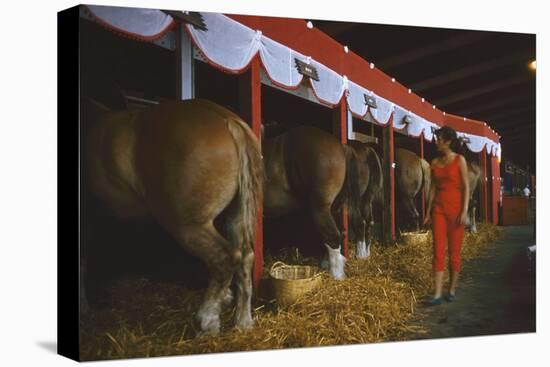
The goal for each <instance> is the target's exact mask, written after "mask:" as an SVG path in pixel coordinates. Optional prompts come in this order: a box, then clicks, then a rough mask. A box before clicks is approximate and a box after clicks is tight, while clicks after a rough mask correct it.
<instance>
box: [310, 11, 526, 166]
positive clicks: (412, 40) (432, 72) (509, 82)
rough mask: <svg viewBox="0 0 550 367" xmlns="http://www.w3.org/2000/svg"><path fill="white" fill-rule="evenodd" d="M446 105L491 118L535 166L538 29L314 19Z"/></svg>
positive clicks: (519, 155)
mask: <svg viewBox="0 0 550 367" xmlns="http://www.w3.org/2000/svg"><path fill="white" fill-rule="evenodd" d="M313 23H314V25H315V26H316V27H318V28H319V29H320V30H322V31H323V32H325V33H326V34H328V35H329V36H331V37H332V38H334V39H335V40H337V41H338V42H340V43H341V44H343V45H347V46H348V47H349V49H350V50H352V51H353V52H355V53H357V54H359V55H360V56H362V57H363V58H365V59H366V60H368V61H369V62H374V64H375V65H376V67H378V68H380V69H381V70H382V71H384V72H385V73H386V74H388V75H389V76H391V77H394V78H396V79H397V81H399V82H400V83H401V84H403V85H405V86H406V87H409V88H411V89H412V90H413V91H414V92H415V93H417V94H418V95H420V96H422V97H424V98H426V100H427V101H429V102H430V103H432V104H435V105H436V106H437V107H438V108H440V109H441V110H443V111H446V112H449V113H453V114H457V115H461V116H465V117H468V118H472V119H476V120H481V121H486V122H487V123H488V124H489V125H490V126H491V127H492V128H493V129H494V130H495V131H497V133H499V134H500V135H501V143H502V150H503V159H504V160H511V161H513V162H515V163H517V164H519V165H521V166H523V167H525V168H527V166H529V168H530V170H531V171H532V172H534V171H535V71H534V70H532V69H531V68H529V64H530V62H531V61H533V60H535V59H536V53H535V35H533V34H519V33H508V32H487V31H465V30H454V29H439V28H424V27H409V26H393V25H380V24H363V23H346V22H332V21H315V20H314V21H313Z"/></svg>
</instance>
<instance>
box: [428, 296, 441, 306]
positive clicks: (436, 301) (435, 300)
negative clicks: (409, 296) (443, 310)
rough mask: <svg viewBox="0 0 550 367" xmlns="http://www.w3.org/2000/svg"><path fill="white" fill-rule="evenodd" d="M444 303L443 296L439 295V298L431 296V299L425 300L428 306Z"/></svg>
mask: <svg viewBox="0 0 550 367" xmlns="http://www.w3.org/2000/svg"><path fill="white" fill-rule="evenodd" d="M442 303H443V299H442V298H441V297H439V298H430V299H428V300H426V301H424V304H425V305H426V306H439V305H440V304H442Z"/></svg>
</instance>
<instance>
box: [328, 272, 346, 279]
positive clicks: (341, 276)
mask: <svg viewBox="0 0 550 367" xmlns="http://www.w3.org/2000/svg"><path fill="white" fill-rule="evenodd" d="M331 275H332V279H334V280H345V279H346V278H347V277H346V274H344V273H342V274H331Z"/></svg>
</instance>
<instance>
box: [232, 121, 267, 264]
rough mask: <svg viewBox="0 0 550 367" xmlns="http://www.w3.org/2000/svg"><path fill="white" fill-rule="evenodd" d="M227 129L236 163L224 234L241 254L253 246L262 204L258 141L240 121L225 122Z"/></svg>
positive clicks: (261, 177)
mask: <svg viewBox="0 0 550 367" xmlns="http://www.w3.org/2000/svg"><path fill="white" fill-rule="evenodd" d="M227 128H228V130H229V132H230V134H231V136H232V137H233V140H234V142H235V147H236V148H237V157H238V160H239V173H238V186H237V193H236V194H235V197H234V199H233V202H232V205H233V206H234V210H233V212H232V215H230V216H228V217H227V222H226V231H227V233H226V235H227V236H228V240H229V241H230V242H231V243H233V244H238V245H239V246H241V249H243V253H244V254H246V253H249V251H248V250H249V249H252V248H253V246H254V239H255V234H256V220H257V216H258V214H260V213H259V208H260V205H261V203H262V201H263V184H264V169H263V162H262V154H261V150H260V144H259V142H258V139H257V138H256V136H255V135H254V133H253V132H252V130H251V129H250V128H249V127H248V125H246V124H245V123H244V122H243V121H241V120H240V119H237V118H232V119H229V120H228V123H227Z"/></svg>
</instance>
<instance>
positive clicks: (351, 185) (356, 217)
mask: <svg viewBox="0 0 550 367" xmlns="http://www.w3.org/2000/svg"><path fill="white" fill-rule="evenodd" d="M343 147H344V153H345V155H346V178H345V180H344V185H343V191H344V195H343V196H344V197H343V198H344V199H345V200H346V201H347V203H348V213H349V217H350V222H351V224H352V225H351V226H350V227H352V228H355V227H354V226H356V225H358V223H359V221H360V220H361V211H360V203H361V189H360V187H359V167H358V165H359V162H358V160H357V156H356V155H355V151H354V150H353V148H351V147H348V146H346V145H344V146H343Z"/></svg>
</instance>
